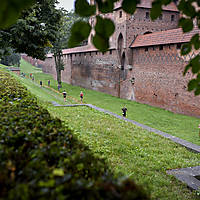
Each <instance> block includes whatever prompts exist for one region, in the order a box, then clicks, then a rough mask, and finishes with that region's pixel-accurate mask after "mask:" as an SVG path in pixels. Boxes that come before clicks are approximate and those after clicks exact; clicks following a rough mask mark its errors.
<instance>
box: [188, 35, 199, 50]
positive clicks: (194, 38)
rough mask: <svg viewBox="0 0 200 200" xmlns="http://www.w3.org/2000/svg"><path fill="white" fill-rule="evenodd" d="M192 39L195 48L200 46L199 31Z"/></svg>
mask: <svg viewBox="0 0 200 200" xmlns="http://www.w3.org/2000/svg"><path fill="white" fill-rule="evenodd" d="M190 41H191V43H192V44H193V45H194V48H195V49H196V50H197V49H199V48H200V41H199V34H198V33H197V34H195V35H193V36H192V39H191V40H190Z"/></svg>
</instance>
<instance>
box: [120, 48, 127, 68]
mask: <svg viewBox="0 0 200 200" xmlns="http://www.w3.org/2000/svg"><path fill="white" fill-rule="evenodd" d="M125 60H126V57H125V53H124V52H123V54H122V58H121V70H124V66H125Z"/></svg>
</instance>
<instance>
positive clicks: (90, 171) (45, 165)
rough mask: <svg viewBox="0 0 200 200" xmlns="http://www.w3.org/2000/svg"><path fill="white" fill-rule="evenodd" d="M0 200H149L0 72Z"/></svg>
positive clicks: (14, 81)
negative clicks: (117, 176) (117, 175)
mask: <svg viewBox="0 0 200 200" xmlns="http://www.w3.org/2000/svg"><path fill="white" fill-rule="evenodd" d="M0 118H1V123H0V160H1V162H0V199H8V200H9V199H15V200H18V199H25V200H26V199H34V200H36V199H41V200H42V199H60V200H62V199H149V195H147V193H146V192H144V190H143V189H142V188H141V187H139V186H137V185H136V184H135V183H134V182H133V181H132V180H131V179H123V181H122V179H121V178H115V177H114V175H113V174H112V172H111V171H110V169H109V167H108V166H107V164H106V162H105V161H104V160H102V159H99V158H96V157H95V156H94V155H93V154H92V153H91V152H90V150H89V149H88V148H87V147H86V146H85V145H83V144H81V143H80V142H79V141H78V140H77V139H76V138H75V137H74V136H73V132H72V131H71V130H70V129H68V128H66V127H64V126H62V122H61V121H60V120H59V119H55V118H53V117H52V116H50V114H49V113H48V111H47V110H45V109H43V108H42V107H40V106H38V104H37V101H36V99H35V98H34V97H33V96H31V94H30V93H28V91H27V90H26V89H25V88H24V87H23V86H22V85H20V84H19V83H18V82H17V81H16V80H15V79H14V78H13V77H11V76H10V75H9V74H8V73H4V72H0Z"/></svg>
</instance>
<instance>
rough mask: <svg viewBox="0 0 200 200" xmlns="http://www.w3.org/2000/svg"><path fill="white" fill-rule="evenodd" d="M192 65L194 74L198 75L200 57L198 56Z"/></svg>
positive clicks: (192, 61)
mask: <svg viewBox="0 0 200 200" xmlns="http://www.w3.org/2000/svg"><path fill="white" fill-rule="evenodd" d="M190 63H191V65H192V73H193V74H196V73H198V72H199V71H200V55H197V56H196V57H195V58H193V59H192V60H191V61H190Z"/></svg>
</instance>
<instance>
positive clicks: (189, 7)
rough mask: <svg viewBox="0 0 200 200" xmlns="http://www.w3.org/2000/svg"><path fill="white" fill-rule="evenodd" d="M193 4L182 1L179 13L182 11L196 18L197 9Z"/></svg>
mask: <svg viewBox="0 0 200 200" xmlns="http://www.w3.org/2000/svg"><path fill="white" fill-rule="evenodd" d="M192 3H193V2H192V1H185V0H181V1H180V2H179V5H178V9H179V11H182V12H183V14H185V15H187V16H189V17H191V18H194V17H195V15H196V11H195V8H194V7H193V6H192Z"/></svg>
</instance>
